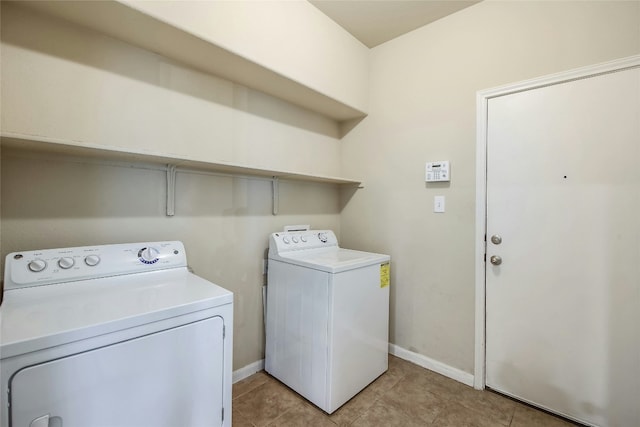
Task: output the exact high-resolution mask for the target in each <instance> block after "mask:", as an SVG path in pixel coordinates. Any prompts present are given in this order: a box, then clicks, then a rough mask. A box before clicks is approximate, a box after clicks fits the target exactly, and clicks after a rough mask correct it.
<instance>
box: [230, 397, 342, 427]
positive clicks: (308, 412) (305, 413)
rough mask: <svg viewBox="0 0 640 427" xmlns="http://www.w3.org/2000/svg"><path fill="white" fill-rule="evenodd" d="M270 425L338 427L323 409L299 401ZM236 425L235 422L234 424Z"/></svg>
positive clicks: (277, 426)
mask: <svg viewBox="0 0 640 427" xmlns="http://www.w3.org/2000/svg"><path fill="white" fill-rule="evenodd" d="M267 426H268V427H297V426H300V427H302V426H304V427H336V424H335V423H334V422H333V421H331V420H330V419H329V416H328V415H327V414H326V413H324V412H323V411H322V410H320V409H318V408H316V407H315V406H313V405H311V404H309V403H307V402H299V404H297V405H295V406H294V407H293V408H291V409H289V410H288V411H287V412H285V413H284V414H283V415H281V416H280V417H278V418H276V419H275V420H274V421H272V422H271V423H269V424H267ZM234 427H235V424H234Z"/></svg>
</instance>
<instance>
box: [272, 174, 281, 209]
mask: <svg viewBox="0 0 640 427" xmlns="http://www.w3.org/2000/svg"><path fill="white" fill-rule="evenodd" d="M271 197H272V211H271V213H272V214H273V215H274V216H275V215H278V208H279V207H280V181H279V179H278V177H277V176H274V177H272V179H271Z"/></svg>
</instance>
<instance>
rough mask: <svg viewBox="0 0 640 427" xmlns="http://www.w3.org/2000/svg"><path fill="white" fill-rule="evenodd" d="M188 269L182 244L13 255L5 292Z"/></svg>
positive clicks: (49, 250)
mask: <svg viewBox="0 0 640 427" xmlns="http://www.w3.org/2000/svg"><path fill="white" fill-rule="evenodd" d="M186 266H187V256H186V254H185V250H184V245H183V244H182V242H152V243H125V244H118V245H101V246H82V247H75V248H60V249H42V250H35V251H23V252H13V253H10V254H9V255H7V258H6V260H5V289H12V288H22V287H28V286H38V285H50V284H53V283H63V282H72V281H77V280H85V279H95V278H99V277H108V276H118V275H121V274H132V273H142V272H145V271H152V270H163V269H167V268H178V267H186Z"/></svg>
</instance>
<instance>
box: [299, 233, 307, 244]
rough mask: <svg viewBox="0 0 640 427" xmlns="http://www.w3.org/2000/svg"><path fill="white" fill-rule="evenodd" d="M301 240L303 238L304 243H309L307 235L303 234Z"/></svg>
mask: <svg viewBox="0 0 640 427" xmlns="http://www.w3.org/2000/svg"><path fill="white" fill-rule="evenodd" d="M300 240H302V241H303V242H304V243H307V236H305V235H304V234H303V235H302V236H300Z"/></svg>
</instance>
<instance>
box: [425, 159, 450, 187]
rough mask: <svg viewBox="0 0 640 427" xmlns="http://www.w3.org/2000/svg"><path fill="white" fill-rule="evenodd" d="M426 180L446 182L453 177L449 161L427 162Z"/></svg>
mask: <svg viewBox="0 0 640 427" xmlns="http://www.w3.org/2000/svg"><path fill="white" fill-rule="evenodd" d="M425 175H426V176H425V181H427V182H446V181H449V180H450V179H451V169H449V161H448V160H443V161H441V162H427V166H426V174H425Z"/></svg>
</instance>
